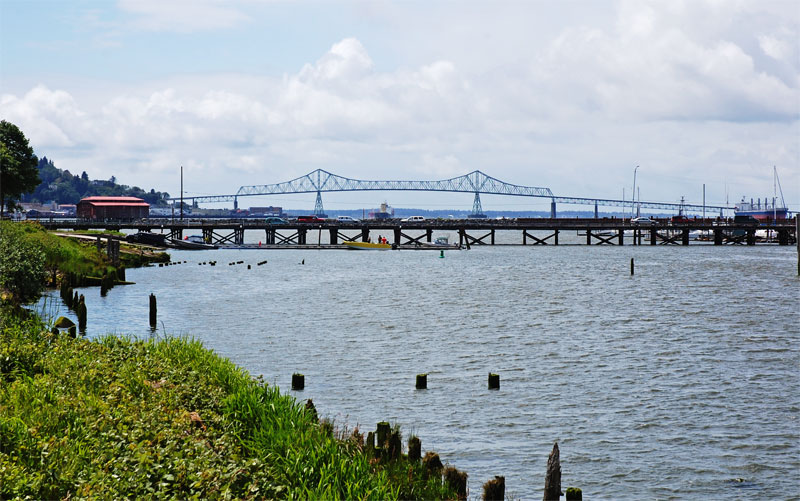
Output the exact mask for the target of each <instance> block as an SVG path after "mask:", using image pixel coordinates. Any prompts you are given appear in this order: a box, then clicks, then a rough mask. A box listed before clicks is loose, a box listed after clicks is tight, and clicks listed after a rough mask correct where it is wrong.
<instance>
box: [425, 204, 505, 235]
mask: <svg viewBox="0 0 800 501" xmlns="http://www.w3.org/2000/svg"><path fill="white" fill-rule="evenodd" d="M476 195H477V193H476ZM432 239H433V228H426V229H425V240H426V241H427V242H428V243H431V242H432V241H433V240H432ZM492 243H494V240H493V241H492Z"/></svg>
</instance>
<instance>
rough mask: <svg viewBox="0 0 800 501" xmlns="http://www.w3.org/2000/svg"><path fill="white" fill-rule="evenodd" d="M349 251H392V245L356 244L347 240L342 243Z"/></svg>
mask: <svg viewBox="0 0 800 501" xmlns="http://www.w3.org/2000/svg"><path fill="white" fill-rule="evenodd" d="M342 243H343V244H344V245H346V246H347V248H348V249H354V250H390V249H391V248H392V246H391V245H390V244H377V243H375V244H374V243H372V242H356V241H354V240H345V241H344V242H342Z"/></svg>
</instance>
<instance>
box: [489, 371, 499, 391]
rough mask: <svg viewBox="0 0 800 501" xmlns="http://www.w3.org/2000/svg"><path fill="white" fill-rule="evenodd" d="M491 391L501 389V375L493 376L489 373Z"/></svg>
mask: <svg viewBox="0 0 800 501" xmlns="http://www.w3.org/2000/svg"><path fill="white" fill-rule="evenodd" d="M489 389H490V390H499V389H500V374H493V373H491V372H490V373H489Z"/></svg>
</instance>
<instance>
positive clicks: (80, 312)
mask: <svg viewBox="0 0 800 501" xmlns="http://www.w3.org/2000/svg"><path fill="white" fill-rule="evenodd" d="M84 281H85V277H80V276H78V275H75V274H66V275H64V276H63V277H62V279H61V288H60V296H61V300H62V301H64V304H65V305H67V308H69V309H70V310H72V311H74V312H75V314H76V315H77V316H78V327H77V328H78V330H79V331H80V333H81V334H86V315H87V311H86V299H85V298H84V297H83V294H78V292H77V291H75V289H74V287H78V286H80V285H79V284H81V283H83V282H84ZM68 324H71V325H68ZM61 326H63V327H61ZM59 328H65V329H67V330H68V332H69V334H70V335H71V336H72V337H75V336H76V327H75V324H74V323H73V322H72V321H71V320H69V319H67V318H65V317H59V319H58V320H56V325H54V327H53V329H55V330H56V331H57V330H58V329H59Z"/></svg>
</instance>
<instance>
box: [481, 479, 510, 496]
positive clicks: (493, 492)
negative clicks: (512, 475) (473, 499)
mask: <svg viewBox="0 0 800 501" xmlns="http://www.w3.org/2000/svg"><path fill="white" fill-rule="evenodd" d="M505 498H506V477H498V476H495V477H494V480H489V481H488V482H486V483H485V484H483V501H504V500H505Z"/></svg>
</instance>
